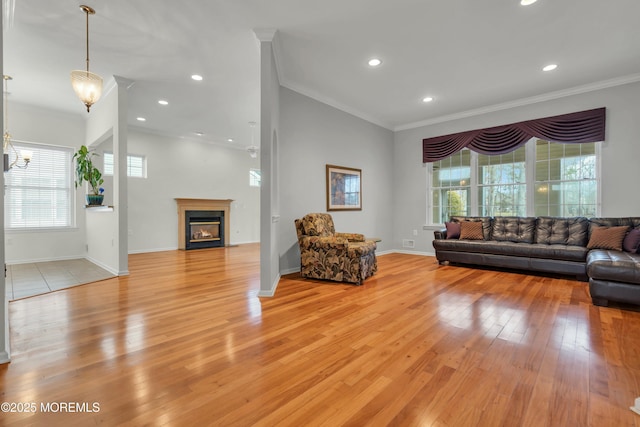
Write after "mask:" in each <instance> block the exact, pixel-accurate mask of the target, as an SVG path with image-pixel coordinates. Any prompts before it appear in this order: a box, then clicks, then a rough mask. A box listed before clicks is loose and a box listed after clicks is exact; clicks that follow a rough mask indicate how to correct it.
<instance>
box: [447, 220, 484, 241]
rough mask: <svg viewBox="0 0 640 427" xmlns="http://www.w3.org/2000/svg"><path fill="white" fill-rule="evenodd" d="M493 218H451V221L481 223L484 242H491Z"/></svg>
mask: <svg viewBox="0 0 640 427" xmlns="http://www.w3.org/2000/svg"><path fill="white" fill-rule="evenodd" d="M492 219H493V218H491V217H490V216H452V217H451V221H454V222H463V221H471V222H481V223H482V236H483V237H484V240H491V221H492Z"/></svg>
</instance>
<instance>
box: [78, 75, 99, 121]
mask: <svg viewBox="0 0 640 427" xmlns="http://www.w3.org/2000/svg"><path fill="white" fill-rule="evenodd" d="M71 85H72V86H73V90H74V91H75V92H76V95H77V96H78V98H80V101H82V103H83V104H84V105H86V106H87V113H88V112H89V109H90V108H91V106H92V105H93V104H95V103H96V102H98V99H100V96H101V95H102V77H100V76H99V75H97V74H95V73H92V72H90V71H84V70H74V71H72V72H71Z"/></svg>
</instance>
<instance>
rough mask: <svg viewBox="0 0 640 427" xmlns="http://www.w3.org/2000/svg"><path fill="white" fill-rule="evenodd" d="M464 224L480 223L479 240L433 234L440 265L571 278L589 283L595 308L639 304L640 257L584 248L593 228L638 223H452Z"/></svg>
mask: <svg viewBox="0 0 640 427" xmlns="http://www.w3.org/2000/svg"><path fill="white" fill-rule="evenodd" d="M464 221H472V222H481V223H482V237H483V238H482V240H461V239H457V238H447V230H446V229H443V230H436V231H435V233H434V235H435V239H434V240H433V247H434V248H435V251H436V258H437V259H438V262H439V263H441V264H442V263H445V262H449V263H460V264H474V265H483V266H489V267H499V268H511V269H519V270H528V271H538V272H547V273H558V274H567V275H575V276H576V277H577V278H578V280H582V281H586V280H588V281H589V290H590V293H591V298H592V301H593V303H594V304H595V305H600V306H606V305H608V303H609V301H619V302H625V303H633V304H640V254H637V253H630V252H626V251H622V250H610V249H589V248H588V247H587V246H589V239H590V237H591V234H592V231H593V229H594V227H619V226H627V227H628V229H629V230H631V229H640V218H591V219H588V218H584V217H574V218H558V217H462V216H455V217H452V218H451V222H454V223H455V222H457V223H461V222H464ZM450 237H451V236H450Z"/></svg>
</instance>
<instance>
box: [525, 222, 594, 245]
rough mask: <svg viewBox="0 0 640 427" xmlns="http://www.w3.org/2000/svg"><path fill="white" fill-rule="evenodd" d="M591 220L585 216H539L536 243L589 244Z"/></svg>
mask: <svg viewBox="0 0 640 427" xmlns="http://www.w3.org/2000/svg"><path fill="white" fill-rule="evenodd" d="M588 231H589V220H588V219H587V218H584V217H573V218H558V217H551V216H541V217H538V223H537V226H536V240H535V241H536V243H542V244H546V245H569V246H583V247H584V246H587V242H588V241H589V236H588Z"/></svg>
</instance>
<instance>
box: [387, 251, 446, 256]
mask: <svg viewBox="0 0 640 427" xmlns="http://www.w3.org/2000/svg"><path fill="white" fill-rule="evenodd" d="M391 252H393V253H396V254H405V255H420V256H436V254H435V252H420V251H405V250H402V249H395V250H393V251H391Z"/></svg>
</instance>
